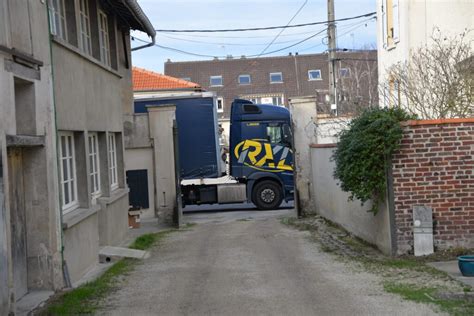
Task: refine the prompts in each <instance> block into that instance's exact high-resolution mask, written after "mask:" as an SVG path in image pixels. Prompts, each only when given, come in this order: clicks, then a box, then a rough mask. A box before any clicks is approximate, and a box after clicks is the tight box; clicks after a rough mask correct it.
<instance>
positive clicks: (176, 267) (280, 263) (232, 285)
mask: <svg viewBox="0 0 474 316" xmlns="http://www.w3.org/2000/svg"><path fill="white" fill-rule="evenodd" d="M293 213H294V211H293V210H292V209H282V210H278V211H267V212H258V211H248V210H247V211H243V210H238V209H237V210H228V211H226V212H214V213H211V212H208V211H203V212H191V213H190V214H187V215H186V216H185V218H186V220H187V221H191V222H195V223H197V225H196V226H194V227H192V228H191V229H190V230H188V231H184V232H176V233H173V234H171V235H169V237H167V239H166V240H165V241H164V242H163V243H162V244H160V245H159V246H158V247H155V248H154V249H153V250H152V256H151V257H150V258H149V259H147V260H145V261H144V263H143V264H140V265H138V266H137V267H136V269H135V270H134V272H132V273H131V274H130V275H129V276H128V277H127V278H126V280H125V281H124V283H123V286H122V287H121V288H120V289H119V290H118V291H117V292H115V293H113V294H112V295H110V297H109V298H108V299H107V300H106V304H105V305H106V309H105V310H104V311H102V312H101V313H100V314H110V315H432V314H434V312H433V311H432V310H431V309H430V308H429V307H428V306H426V305H420V304H416V303H412V302H407V301H402V300H401V299H400V298H399V297H398V296H395V295H391V294H387V293H385V292H384V291H383V289H382V286H381V284H380V281H381V280H380V279H379V278H378V277H377V276H375V275H372V274H369V273H360V272H355V271H354V269H351V268H350V267H348V266H347V265H346V264H343V263H340V262H338V260H337V258H336V257H334V256H331V255H329V254H326V253H324V252H321V251H320V250H319V249H318V246H317V244H316V243H314V242H312V241H310V240H309V239H308V238H306V237H308V235H307V233H304V232H300V231H297V230H294V229H292V228H288V227H285V226H284V225H282V224H281V223H280V221H279V217H282V216H291V215H292V214H293Z"/></svg>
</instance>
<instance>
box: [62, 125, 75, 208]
mask: <svg viewBox="0 0 474 316" xmlns="http://www.w3.org/2000/svg"><path fill="white" fill-rule="evenodd" d="M63 141H64V142H65V143H64V146H63ZM63 147H64V148H63ZM64 149H65V150H64ZM59 160H60V165H59V169H60V174H61V175H60V176H61V178H60V186H61V193H62V196H61V209H62V211H63V213H68V212H70V211H72V210H74V209H76V208H77V207H78V206H79V199H78V197H77V174H76V153H75V148H74V133H73V132H60V133H59ZM64 167H66V170H65V169H64ZM65 185H66V186H67V193H68V196H69V200H68V201H66V191H65V188H64V187H65Z"/></svg>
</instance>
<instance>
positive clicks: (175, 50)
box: [132, 28, 326, 58]
mask: <svg viewBox="0 0 474 316" xmlns="http://www.w3.org/2000/svg"><path fill="white" fill-rule="evenodd" d="M325 31H326V28H325V29H323V30H321V31H319V32H317V33H315V34H313V35H311V36H308V37H306V38H304V39H302V40H300V41H298V42H296V43H294V44H292V45H288V46H285V47H283V48H279V49H277V50H273V51H271V52H265V53H260V54H255V55H247V56H246V57H247V58H255V57H261V56H266V55H270V54H274V53H278V52H280V51H283V50H286V49H289V48H292V47H294V46H297V45H299V44H301V43H304V42H307V41H309V40H310V39H312V38H314V37H316V36H318V35H319V34H321V33H323V32H325ZM132 39H133V40H137V41H139V42H142V43H147V44H149V43H150V42H148V41H145V40H142V39H140V38H137V37H133V36H132ZM155 46H156V47H159V48H162V49H166V50H170V51H174V52H178V53H182V54H186V55H191V56H197V57H207V58H226V57H227V56H222V55H221V56H219V55H205V54H199V53H194V52H188V51H185V50H181V49H177V48H174V47H169V46H164V45H159V44H155Z"/></svg>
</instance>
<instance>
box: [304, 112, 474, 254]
mask: <svg viewBox="0 0 474 316" xmlns="http://www.w3.org/2000/svg"><path fill="white" fill-rule="evenodd" d="M402 125H403V126H402V129H403V133H402V139H401V142H400V147H399V149H398V150H396V151H395V152H394V154H393V156H392V164H391V172H390V174H391V176H390V177H389V179H388V180H387V188H388V190H387V193H386V199H385V200H386V201H385V203H380V205H379V207H378V212H377V214H376V215H375V216H374V214H373V213H369V212H367V210H370V208H371V204H370V203H369V202H368V203H366V205H364V206H361V203H360V202H359V201H353V202H350V201H348V197H349V193H347V192H343V191H342V190H341V188H340V186H339V185H338V183H337V180H335V179H334V177H333V171H334V168H335V163H334V162H333V161H331V156H332V153H333V152H334V149H335V148H336V144H316V145H311V146H310V147H311V164H312V176H313V179H312V181H313V195H314V201H315V206H316V211H317V213H318V214H320V215H321V216H323V217H325V218H327V219H329V220H331V221H333V222H335V223H337V224H339V225H341V226H342V227H344V228H345V229H346V230H348V231H349V232H351V233H353V234H354V235H356V236H358V237H360V238H362V239H364V240H366V241H368V242H370V243H372V244H374V245H376V246H377V247H378V248H379V249H380V250H382V251H383V252H384V253H386V254H392V255H397V254H398V255H401V254H407V253H413V228H414V227H413V226H414V225H413V222H414V220H413V209H414V208H415V207H417V206H425V207H428V208H431V209H432V211H433V241H434V246H435V251H436V250H441V249H446V248H450V247H465V248H474V118H468V119H446V120H424V121H408V122H404V123H403V124H402Z"/></svg>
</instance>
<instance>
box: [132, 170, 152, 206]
mask: <svg viewBox="0 0 474 316" xmlns="http://www.w3.org/2000/svg"><path fill="white" fill-rule="evenodd" d="M127 184H128V187H129V188H130V193H129V194H128V197H129V204H130V205H131V206H132V207H133V208H136V209H146V208H149V207H150V205H149V198H148V171H147V170H146V169H144V170H129V171H127Z"/></svg>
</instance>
